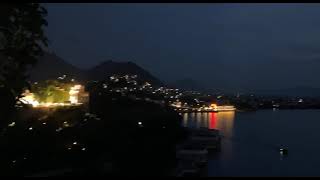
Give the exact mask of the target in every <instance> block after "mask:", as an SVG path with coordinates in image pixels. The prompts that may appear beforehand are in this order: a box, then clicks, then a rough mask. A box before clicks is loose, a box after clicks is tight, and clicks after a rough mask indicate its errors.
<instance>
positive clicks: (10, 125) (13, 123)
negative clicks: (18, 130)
mask: <svg viewBox="0 0 320 180" xmlns="http://www.w3.org/2000/svg"><path fill="white" fill-rule="evenodd" d="M15 125H16V123H15V122H12V123H10V124H8V126H9V127H13V126H15Z"/></svg>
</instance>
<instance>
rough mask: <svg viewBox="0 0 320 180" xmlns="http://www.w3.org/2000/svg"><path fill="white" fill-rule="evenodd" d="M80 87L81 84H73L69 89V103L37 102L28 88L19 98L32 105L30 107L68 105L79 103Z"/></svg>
mask: <svg viewBox="0 0 320 180" xmlns="http://www.w3.org/2000/svg"><path fill="white" fill-rule="evenodd" d="M81 88H82V85H79V84H77V85H74V86H72V87H71V88H70V91H69V101H70V103H54V102H39V101H37V100H36V99H35V96H34V94H33V93H31V92H30V91H29V90H26V91H25V92H24V93H23V94H22V96H23V97H21V98H20V99H19V100H20V101H21V102H22V103H24V104H29V105H32V107H34V108H36V107H47V108H48V107H57V106H70V105H79V104H81V103H79V92H80V89H81Z"/></svg>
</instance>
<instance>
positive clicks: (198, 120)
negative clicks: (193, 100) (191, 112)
mask: <svg viewBox="0 0 320 180" xmlns="http://www.w3.org/2000/svg"><path fill="white" fill-rule="evenodd" d="M201 114H202V113H197V117H196V127H197V128H199V127H200V124H201V119H202V118H201Z"/></svg>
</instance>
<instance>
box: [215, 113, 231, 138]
mask: <svg viewBox="0 0 320 180" xmlns="http://www.w3.org/2000/svg"><path fill="white" fill-rule="evenodd" d="M217 121H218V122H217V129H219V130H221V132H222V133H223V134H224V135H225V136H227V137H232V131H233V121H234V112H233V111H230V112H218V113H217Z"/></svg>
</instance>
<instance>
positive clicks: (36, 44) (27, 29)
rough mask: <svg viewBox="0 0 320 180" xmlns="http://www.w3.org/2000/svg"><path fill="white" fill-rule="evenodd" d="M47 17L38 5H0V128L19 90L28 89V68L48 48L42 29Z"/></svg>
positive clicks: (11, 109) (17, 97)
mask: <svg viewBox="0 0 320 180" xmlns="http://www.w3.org/2000/svg"><path fill="white" fill-rule="evenodd" d="M46 15H47V11H46V9H45V8H44V7H42V6H41V5H40V4H39V3H19V4H9V3H7V4H1V6H0V97H1V102H0V117H1V118H2V119H0V125H1V124H3V123H5V121H4V120H7V118H8V116H9V115H10V114H11V113H12V112H13V110H14V107H15V106H14V105H15V103H16V101H17V100H18V99H19V97H20V96H21V93H22V91H23V90H24V89H25V88H28V87H29V84H28V82H27V75H26V71H27V68H28V67H29V66H30V65H33V64H35V63H36V61H37V59H38V57H39V56H41V55H42V54H43V48H44V47H46V46H47V42H48V40H47V38H46V37H45V35H44V30H43V28H44V26H47V21H46V20H45V16H46ZM3 119H4V120H3ZM1 120H2V121H1Z"/></svg>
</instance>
